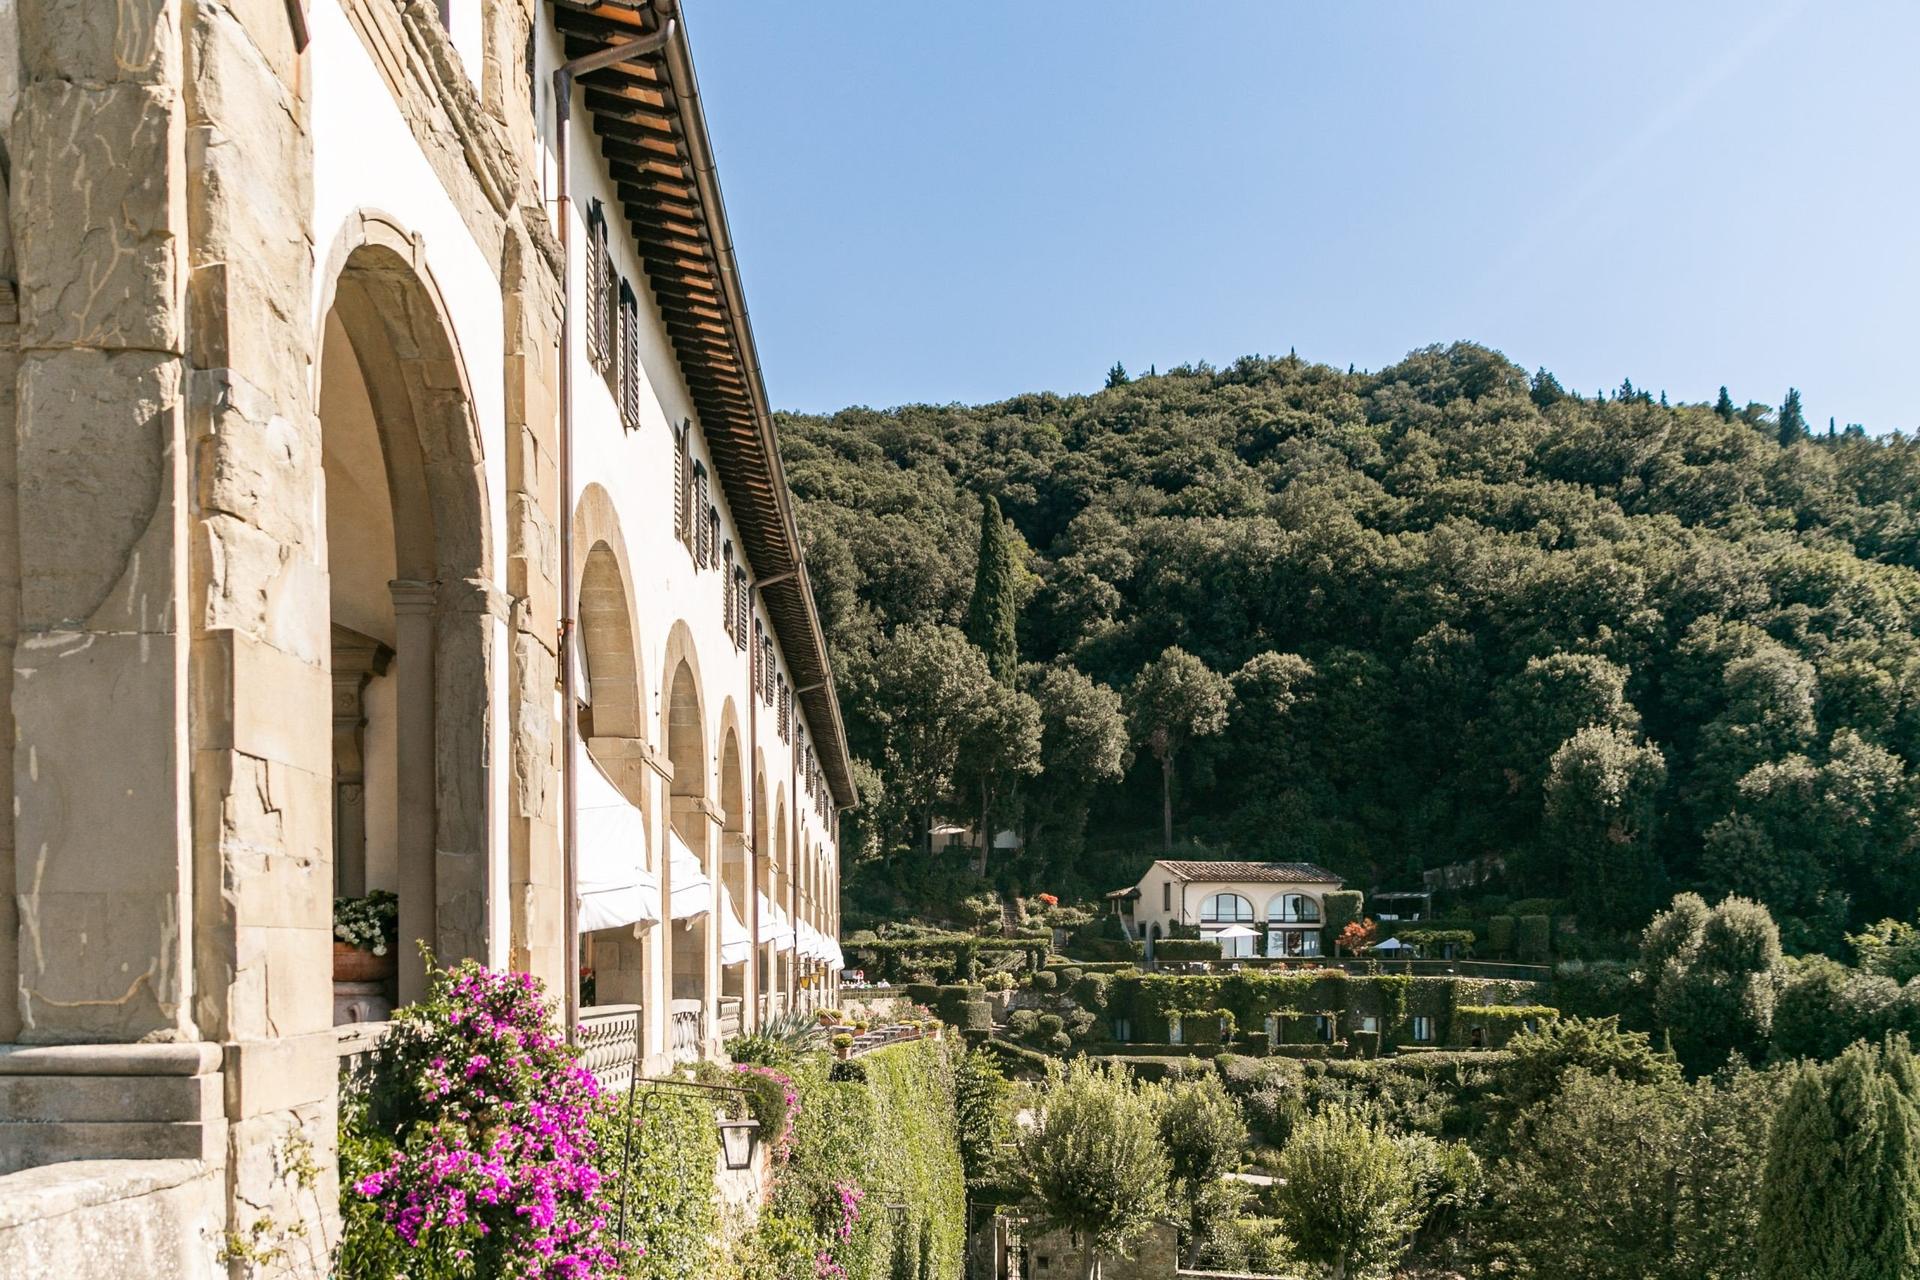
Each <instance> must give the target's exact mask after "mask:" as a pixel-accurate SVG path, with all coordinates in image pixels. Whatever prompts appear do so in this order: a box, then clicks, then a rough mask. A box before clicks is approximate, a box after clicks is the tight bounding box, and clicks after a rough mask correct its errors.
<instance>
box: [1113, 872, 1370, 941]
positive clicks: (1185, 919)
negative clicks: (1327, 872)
mask: <svg viewBox="0 0 1920 1280" xmlns="http://www.w3.org/2000/svg"><path fill="white" fill-rule="evenodd" d="M1183 883H1184V887H1185V889H1186V896H1185V903H1184V913H1183V905H1182V898H1181V888H1182V886H1183ZM1169 884H1170V885H1172V886H1173V894H1172V898H1173V909H1172V910H1171V911H1168V910H1164V909H1163V908H1162V907H1161V905H1160V904H1161V902H1162V897H1161V893H1162V886H1163V885H1169ZM1339 887H1340V886H1339V885H1338V884H1335V883H1318V884H1270V883H1266V882H1259V881H1252V880H1218V881H1214V880H1209V881H1205V882H1201V881H1185V882H1182V881H1181V880H1179V879H1177V878H1175V877H1174V876H1173V875H1171V874H1170V873H1168V872H1167V871H1165V870H1164V869H1162V867H1161V866H1160V864H1159V863H1157V862H1156V863H1154V864H1153V866H1152V867H1150V868H1149V869H1148V870H1147V873H1146V875H1144V876H1142V877H1141V879H1140V885H1139V888H1140V900H1139V901H1138V902H1137V903H1135V904H1134V911H1133V918H1134V922H1135V925H1136V927H1137V928H1139V929H1141V930H1145V929H1146V928H1147V927H1148V926H1149V925H1153V924H1158V925H1159V926H1160V927H1161V931H1162V932H1163V933H1164V932H1165V931H1166V929H1167V928H1168V926H1170V925H1172V924H1175V923H1180V924H1190V925H1198V924H1199V923H1200V904H1201V903H1203V902H1205V901H1206V900H1207V899H1208V898H1210V897H1212V896H1213V895H1214V894H1216V893H1237V894H1239V895H1240V896H1241V897H1243V898H1245V899H1246V900H1247V901H1249V902H1251V903H1252V904H1253V922H1254V924H1255V925H1262V924H1265V923H1266V922H1267V904H1268V903H1269V902H1271V901H1272V900H1273V899H1274V897H1276V896H1277V895H1279V894H1282V893H1298V894H1302V895H1304V896H1306V897H1309V898H1312V899H1313V900H1314V901H1315V902H1316V903H1318V902H1321V900H1322V898H1323V897H1324V895H1326V894H1328V893H1330V892H1332V891H1333V890H1335V889H1338V888H1339ZM1325 914H1326V908H1325V905H1324V904H1323V905H1322V906H1321V915H1322V917H1323V918H1324V917H1325Z"/></svg>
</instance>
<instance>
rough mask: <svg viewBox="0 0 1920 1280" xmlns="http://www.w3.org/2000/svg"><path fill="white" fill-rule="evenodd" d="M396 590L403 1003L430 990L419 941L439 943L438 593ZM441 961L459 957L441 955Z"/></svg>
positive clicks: (433, 587) (424, 587)
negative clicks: (436, 832) (436, 838)
mask: <svg viewBox="0 0 1920 1280" xmlns="http://www.w3.org/2000/svg"><path fill="white" fill-rule="evenodd" d="M391 585H392V590H393V619H394V641H395V648H396V654H395V657H394V673H393V678H394V680H395V682H396V684H395V688H394V695H395V696H394V720H395V723H394V756H395V773H396V775H397V778H398V786H397V788H396V790H397V794H398V798H399V820H398V824H397V827H398V832H397V835H398V838H397V840H396V845H397V851H398V855H399V861H400V868H399V870H400V874H399V877H398V884H399V886H400V890H399V893H400V1003H402V1004H411V1003H413V1002H414V1001H415V1000H418V999H419V998H420V997H421V996H423V995H425V994H426V990H427V973H426V967H425V966H424V965H423V964H422V963H421V960H420V955H419V952H418V949H417V947H416V943H418V942H422V941H424V942H426V943H427V944H428V945H430V946H433V947H435V948H438V946H439V942H440V939H439V932H438V930H437V929H436V927H435V923H434V921H435V918H436V914H437V912H436V907H437V904H438V900H439V895H438V891H437V887H436V881H437V879H438V877H437V874H436V872H437V867H436V863H437V859H436V858H435V856H434V828H435V814H436V812H437V810H438V807H439V796H438V785H437V779H436V777H435V768H434V763H435V762H434V661H433V659H434V648H435V636H434V607H433V606H434V597H435V595H436V594H437V588H438V586H439V584H438V583H434V582H421V581H413V580H396V581H395V582H393V583H392V584H391ZM438 958H439V960H440V962H441V963H442V964H446V963H450V962H451V961H453V960H454V959H456V958H457V957H453V956H445V955H442V956H439V957H438Z"/></svg>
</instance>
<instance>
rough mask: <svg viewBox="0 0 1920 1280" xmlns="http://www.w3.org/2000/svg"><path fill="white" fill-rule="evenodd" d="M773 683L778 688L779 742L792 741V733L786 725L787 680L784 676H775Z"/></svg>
mask: <svg viewBox="0 0 1920 1280" xmlns="http://www.w3.org/2000/svg"><path fill="white" fill-rule="evenodd" d="M774 683H775V684H776V685H777V686H778V687H779V691H780V712H779V725H780V741H782V742H790V741H792V733H791V726H790V725H789V724H788V723H787V721H788V704H787V678H786V677H785V676H775V677H774Z"/></svg>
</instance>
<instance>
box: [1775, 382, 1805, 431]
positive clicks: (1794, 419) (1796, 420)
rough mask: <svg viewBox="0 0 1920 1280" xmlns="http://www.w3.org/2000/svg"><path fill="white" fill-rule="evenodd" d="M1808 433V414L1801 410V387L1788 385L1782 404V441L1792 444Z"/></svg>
mask: <svg viewBox="0 0 1920 1280" xmlns="http://www.w3.org/2000/svg"><path fill="white" fill-rule="evenodd" d="M1806 434H1807V415H1806V414H1804V413H1802V412H1801V410H1800V388H1798V387H1788V388H1787V398H1786V401H1785V402H1784V403H1783V404H1782V405H1781V406H1780V443H1781V444H1783V445H1789V444H1792V443H1793V442H1794V441H1795V440H1798V439H1800V438H1801V437H1802V436H1804V435H1806Z"/></svg>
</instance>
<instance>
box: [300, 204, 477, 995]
mask: <svg viewBox="0 0 1920 1280" xmlns="http://www.w3.org/2000/svg"><path fill="white" fill-rule="evenodd" d="M323 280H324V284H323V287H322V289H321V300H322V309H321V312H320V314H321V317H322V320H321V329H322V341H321V348H320V359H319V361H318V362H317V365H316V368H315V373H314V378H315V383H314V385H315V404H316V405H317V406H318V410H319V418H320V434H321V452H322V467H323V472H324V475H325V491H326V515H327V571H328V578H329V610H330V619H331V625H332V639H333V644H332V656H331V667H330V671H331V676H332V679H333V683H334V706H335V716H334V722H333V758H334V827H335V836H334V843H335V857H336V864H337V868H338V887H339V888H340V890H342V891H345V892H350V893H351V892H359V891H364V890H365V889H367V888H386V889H391V890H393V891H395V892H397V893H398V894H399V897H400V934H401V944H400V948H399V951H400V975H399V983H398V992H397V994H398V997H399V998H400V999H401V1000H403V1001H405V1000H411V999H414V998H417V997H418V996H419V995H421V994H423V992H424V987H425V970H424V966H423V965H422V964H421V962H420V961H419V959H418V958H417V954H416V951H415V948H414V947H413V945H412V943H413V940H415V939H422V940H424V941H426V942H428V943H429V944H430V945H431V946H432V947H433V950H434V952H435V954H436V956H437V957H439V959H440V960H441V961H442V962H452V961H455V960H459V959H462V958H465V957H469V956H471V957H476V958H480V959H487V958H489V945H488V943H489V937H488V924H487V922H488V910H487V901H488V897H489V893H490V889H491V886H490V885H489V860H488V839H487V831H488V825H489V814H488V795H487V793H488V786H487V780H488V764H489V762H488V747H489V742H490V738H491V733H490V724H491V716H492V713H493V708H492V706H491V702H490V697H489V691H490V689H491V688H492V683H493V682H492V680H491V679H490V671H491V665H492V656H493V655H492V644H493V632H494V622H495V619H496V617H498V616H502V615H503V614H504V607H505V602H504V600H503V598H502V597H501V596H500V593H499V592H498V591H496V590H495V589H494V587H493V586H492V569H493V564H492V547H491V544H490V532H489V531H490V527H491V521H490V519H489V511H490V507H489V503H488V497H487V488H486V471H485V459H484V458H483V456H482V451H481V438H480V429H479V424H478V420H477V419H476V417H475V414H474V408H473V397H472V395H471V394H470V392H469V386H470V384H469V380H468V377H467V371H466V368H465V364H464V361H463V360H462V358H461V355H460V350H459V345H458V342H457V340H456V339H455V337H454V329H453V326H452V324H451V322H450V320H449V317H448V314H447V309H446V307H445V305H444V302H443V299H442V296H441V293H440V290H439V288H438V286H437V285H436V284H435V283H434V281H433V278H432V274H431V272H430V271H429V270H428V269H427V266H426V262H425V255H424V252H423V249H422V242H421V240H420V238H419V237H418V236H415V235H412V234H410V233H408V232H406V231H405V229H404V228H402V227H401V226H400V225H399V224H398V223H397V222H396V221H394V220H393V219H391V218H389V217H386V216H385V215H380V214H375V213H370V212H362V213H358V214H356V215H354V217H352V218H350V219H349V220H348V223H347V225H346V226H345V227H343V228H342V230H341V232H340V235H339V236H338V237H337V238H336V240H335V242H334V245H333V248H332V251H331V252H330V254H329V259H328V269H327V272H326V274H325V275H324V277H323ZM356 841H357V844H356Z"/></svg>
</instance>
